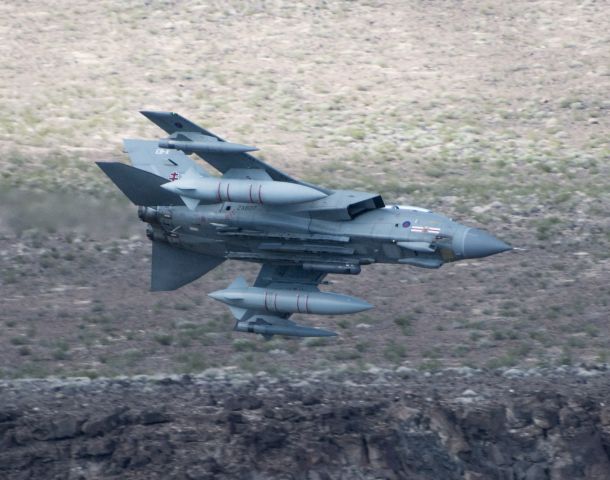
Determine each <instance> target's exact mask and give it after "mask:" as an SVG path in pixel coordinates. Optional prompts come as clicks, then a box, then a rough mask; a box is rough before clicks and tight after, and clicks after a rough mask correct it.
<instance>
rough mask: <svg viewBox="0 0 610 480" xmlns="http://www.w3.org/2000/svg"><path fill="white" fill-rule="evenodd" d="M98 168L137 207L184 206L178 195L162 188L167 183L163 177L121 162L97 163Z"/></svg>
mask: <svg viewBox="0 0 610 480" xmlns="http://www.w3.org/2000/svg"><path fill="white" fill-rule="evenodd" d="M97 166H98V167H100V168H101V169H102V170H103V171H104V173H105V174H106V175H108V177H110V180H112V181H113V182H114V183H115V184H116V186H117V187H119V189H120V190H121V192H123V193H124V194H125V196H126V197H127V198H129V200H131V202H132V203H134V204H135V205H141V206H144V207H156V206H158V205H180V206H182V205H184V203H183V202H182V200H181V199H180V197H179V196H178V195H176V194H175V193H172V192H169V191H167V190H165V189H163V188H161V185H163V184H164V183H167V180H166V179H165V178H163V177H159V176H158V175H155V174H154V173H149V172H145V171H144V170H140V169H138V168H136V167H132V166H129V165H125V164H124V163H119V162H97Z"/></svg>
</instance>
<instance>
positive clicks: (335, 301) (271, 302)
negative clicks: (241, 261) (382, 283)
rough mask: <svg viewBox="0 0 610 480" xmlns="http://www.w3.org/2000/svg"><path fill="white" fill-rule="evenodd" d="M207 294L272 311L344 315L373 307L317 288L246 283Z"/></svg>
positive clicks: (240, 305) (214, 297)
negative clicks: (260, 285)
mask: <svg viewBox="0 0 610 480" xmlns="http://www.w3.org/2000/svg"><path fill="white" fill-rule="evenodd" d="M208 295H209V296H210V297H212V298H213V299H215V300H218V301H220V302H222V303H225V304H227V305H230V306H232V307H238V308H244V309H252V310H257V311H266V312H274V313H312V314H315V315H343V314H349V313H356V312H362V311H364V310H369V309H371V308H373V306H372V305H371V304H370V303H367V302H365V301H363V300H360V299H358V298H355V297H350V296H348V295H340V294H337V293H323V292H316V291H301V290H299V291H296V290H270V289H266V288H259V287H246V288H227V289H225V290H218V291H216V292H212V293H210V294H208Z"/></svg>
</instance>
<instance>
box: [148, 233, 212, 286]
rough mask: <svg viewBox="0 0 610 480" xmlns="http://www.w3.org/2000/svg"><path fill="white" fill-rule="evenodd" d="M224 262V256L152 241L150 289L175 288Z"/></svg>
mask: <svg viewBox="0 0 610 480" xmlns="http://www.w3.org/2000/svg"><path fill="white" fill-rule="evenodd" d="M222 262H224V258H218V257H211V256H209V255H202V254H200V253H194V252H189V251H188V250H182V249H180V248H177V247H172V246H171V245H169V244H167V243H165V242H159V241H154V242H153V251H152V272H151V281H150V289H151V291H153V292H163V291H168V290H176V289H177V288H180V287H182V286H183V285H186V284H187V283H190V282H192V281H194V280H197V279H198V278H199V277H201V276H202V275H205V274H206V273H208V272H209V271H210V270H213V269H214V268H216V267H217V266H218V265H220V264H221V263H222Z"/></svg>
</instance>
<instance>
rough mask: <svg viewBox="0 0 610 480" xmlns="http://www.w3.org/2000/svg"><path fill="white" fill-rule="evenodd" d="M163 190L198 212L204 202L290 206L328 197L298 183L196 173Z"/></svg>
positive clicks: (188, 174) (176, 181) (186, 175)
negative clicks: (197, 208) (199, 205)
mask: <svg viewBox="0 0 610 480" xmlns="http://www.w3.org/2000/svg"><path fill="white" fill-rule="evenodd" d="M161 187H162V188H164V189H165V190H168V191H170V192H172V193H175V194H176V195H180V197H181V198H182V200H184V203H185V204H186V205H187V207H189V208H191V209H194V208H196V207H197V205H198V204H199V202H200V201H203V202H206V203H221V202H238V203H258V204H260V205H289V204H293V203H303V202H311V201H313V200H319V199H321V198H324V197H326V196H327V195H326V194H325V193H323V192H321V191H319V190H316V189H315V188H311V187H306V186H304V185H298V184H296V183H289V182H274V181H272V180H263V181H256V180H244V179H234V178H227V179H223V178H213V177H202V176H201V175H199V174H198V173H196V172H194V171H189V172H187V173H186V174H184V176H183V177H181V178H180V179H178V180H175V181H173V182H168V183H165V184H163V185H161Z"/></svg>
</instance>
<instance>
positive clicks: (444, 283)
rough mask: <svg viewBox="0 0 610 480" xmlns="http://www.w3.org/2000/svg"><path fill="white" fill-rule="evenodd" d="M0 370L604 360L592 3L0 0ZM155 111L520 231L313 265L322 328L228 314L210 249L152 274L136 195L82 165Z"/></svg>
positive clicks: (287, 164)
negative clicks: (186, 272) (416, 262)
mask: <svg viewBox="0 0 610 480" xmlns="http://www.w3.org/2000/svg"><path fill="white" fill-rule="evenodd" d="M0 18H2V21H0V37H2V38H3V41H2V43H1V44H0V55H1V57H2V58H3V61H2V62H1V63H0V111H1V112H2V115H0V288H1V292H2V295H1V296H0V312H1V313H0V376H1V377H8V378H14V377H29V376H46V375H66V376H73V375H86V376H90V377H95V376H113V375H119V374H135V373H168V372H196V371H201V370H203V369H206V368H209V367H215V366H235V367H237V368H239V369H243V370H248V371H254V372H255V371H259V370H268V371H276V372H277V371H282V370H289V369H297V370H298V369H325V368H336V367H337V366H338V365H347V366H348V368H353V369H364V368H368V367H369V366H370V365H383V366H399V365H404V366H408V367H413V368H418V369H422V370H430V371H433V370H436V369H439V368H442V367H448V366H471V367H479V368H498V367H517V368H519V367H531V366H551V365H562V364H563V365H567V364H576V363H583V362H584V363H600V362H606V361H607V360H608V353H609V346H610V345H609V343H610V341H609V338H610V337H609V333H610V332H609V322H608V317H609V311H610V307H609V303H610V284H609V282H608V280H609V278H610V275H609V273H610V176H609V173H610V172H609V170H610V167H609V160H610V143H609V138H610V137H609V135H608V133H609V126H610V117H609V114H610V97H609V96H608V92H609V91H610V35H609V33H608V25H609V22H610V9H608V8H607V5H606V4H604V2H593V1H590V2H576V1H552V2H551V1H540V2H529V1H522V0H517V1H514V2H478V1H465V2H453V1H439V2H426V1H412V2H401V1H383V2H382V1H380V2H376V1H363V2H349V3H348V2H341V1H333V0H330V1H319V2H303V3H296V2H285V1H262V0H261V1H234V2H224V1H223V2H220V1H212V2H203V3H202V2H196V1H175V2H170V1H147V2H136V1H131V2H122V1H121V2H119V1H116V0H109V1H103V2H94V3H91V2H78V1H54V2H49V1H40V0H34V1H31V2H28V3H27V4H24V3H21V2H4V3H2V4H1V5H0ZM142 109H157V110H172V111H176V112H179V113H180V114H182V115H184V116H186V117H187V118H190V119H192V120H193V121H195V122H196V123H199V124H201V125H202V126H204V127H205V128H209V129H210V130H212V131H214V132H215V133H217V134H219V135H221V136H222V137H224V138H227V139H229V140H231V141H233V142H237V143H244V144H247V145H256V146H257V147H259V148H260V149H261V150H260V152H257V155H258V156H260V157H262V158H264V159H265V161H268V162H270V163H271V164H272V165H274V166H276V167H278V168H281V169H284V170H285V171H287V172H288V173H290V174H292V175H295V176H298V177H300V178H303V179H305V180H308V181H311V182H315V183H319V184H321V185H324V186H328V187H345V188H353V189H361V190H370V191H377V192H379V193H381V194H383V196H384V199H385V200H386V203H388V204H392V203H398V204H410V205H418V206H423V207H427V208H431V209H433V210H437V211H439V212H441V213H443V214H446V215H448V216H450V217H453V218H454V219H456V220H457V221H459V222H461V223H466V224H469V225H472V226H478V227H481V228H485V229H487V230H489V231H490V232H492V233H493V234H494V235H496V236H497V237H499V238H501V239H503V240H505V241H507V242H509V243H511V244H512V245H513V246H516V247H520V248H522V249H523V250H521V251H516V252H509V253H506V254H502V255H498V256H497V257H492V258H488V259H485V260H482V261H468V262H461V263H459V264H454V265H446V266H445V267H443V268H441V269H440V270H436V271H427V270H422V269H416V268H408V267H399V266H388V265H373V266H371V267H367V268H365V269H364V271H363V273H362V274H361V275H359V276H357V277H351V276H350V277H344V276H338V275H335V276H330V277H329V279H330V280H331V281H332V282H333V283H334V284H335V285H334V286H333V291H336V292H338V293H345V294H349V295H356V296H359V297H363V298H365V299H367V300H368V301H370V302H371V303H373V304H375V305H376V308H375V309H374V310H371V311H368V312H366V313H365V314H359V315H353V316H345V317H317V318H316V317H307V318H302V319H301V320H302V323H304V324H312V325H317V326H321V327H323V328H329V329H331V330H337V331H338V332H339V333H340V336H339V337H338V338H334V339H330V340H325V339H306V340H302V339H283V338H275V339H274V340H272V341H269V342H266V341H264V340H263V339H262V338H260V337H254V336H249V335H246V334H239V333H235V332H232V331H231V329H232V327H233V320H232V317H231V316H230V314H229V312H228V310H227V309H226V308H225V307H223V306H222V305H221V304H219V303H217V302H215V301H213V300H211V299H209V298H208V297H207V293H208V292H211V291H213V290H217V289H221V288H224V287H225V286H226V285H228V283H230V281H231V280H232V279H233V278H234V277H235V276H236V275H237V274H240V273H243V274H245V275H246V277H248V278H249V279H253V278H254V276H255V275H256V272H257V270H258V266H256V265H249V264H246V263H238V262H227V263H225V264H223V265H222V266H221V267H219V268H218V269H216V270H214V271H213V272H212V273H211V274H209V275H208V276H207V277H205V278H203V279H201V280H199V281H196V282H195V283H193V284H191V285H188V286H186V287H184V288H182V289H180V290H178V291H176V292H172V293H150V292H148V286H149V262H150V245H149V242H148V240H147V239H146V237H145V235H144V230H145V225H144V224H142V223H141V222H139V221H138V219H137V215H136V208H135V207H134V206H133V205H131V204H130V203H129V202H128V201H127V200H126V199H125V198H123V197H122V196H121V194H120V193H119V192H118V191H117V190H116V189H115V187H114V186H113V185H112V184H111V182H110V181H109V180H108V179H107V178H106V177H105V175H104V174H103V173H102V172H101V171H100V170H99V169H98V168H97V167H96V166H95V164H94V161H100V160H111V159H124V160H126V156H125V155H124V154H122V152H121V148H122V146H121V141H122V139H123V138H160V137H162V136H164V134H163V132H161V131H160V130H159V129H157V127H156V126H155V125H153V124H152V123H150V122H148V121H147V120H146V119H145V118H144V117H142V116H141V115H140V114H139V113H138V111H139V110H142Z"/></svg>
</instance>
